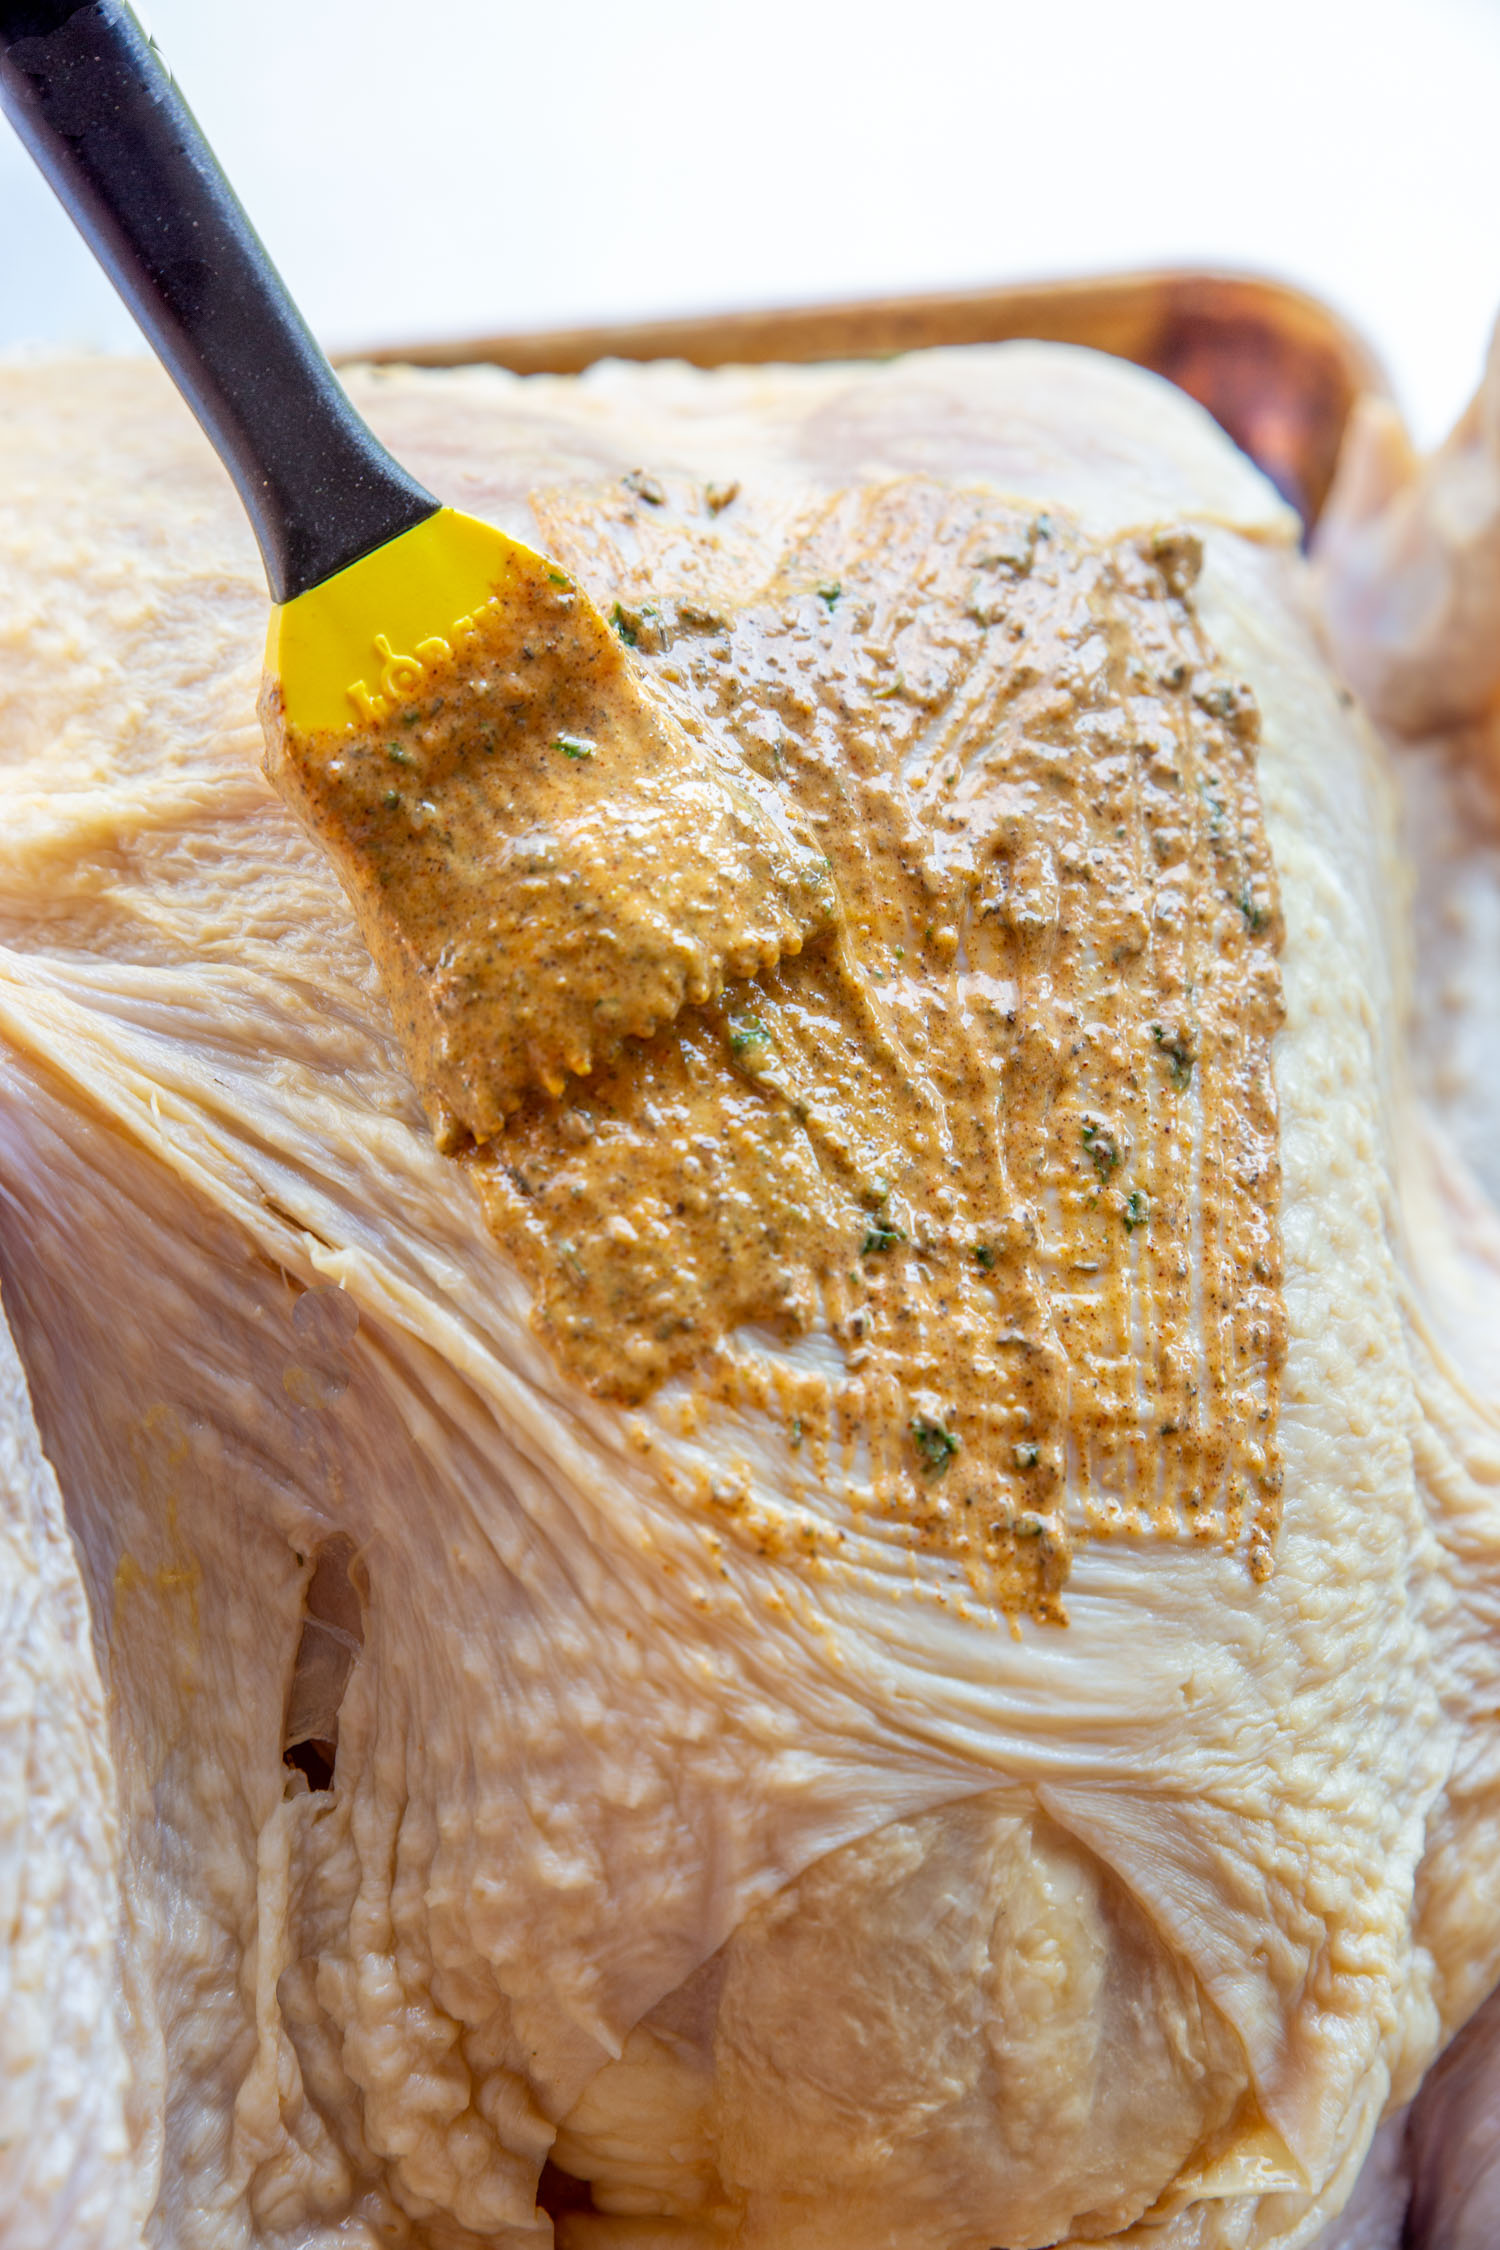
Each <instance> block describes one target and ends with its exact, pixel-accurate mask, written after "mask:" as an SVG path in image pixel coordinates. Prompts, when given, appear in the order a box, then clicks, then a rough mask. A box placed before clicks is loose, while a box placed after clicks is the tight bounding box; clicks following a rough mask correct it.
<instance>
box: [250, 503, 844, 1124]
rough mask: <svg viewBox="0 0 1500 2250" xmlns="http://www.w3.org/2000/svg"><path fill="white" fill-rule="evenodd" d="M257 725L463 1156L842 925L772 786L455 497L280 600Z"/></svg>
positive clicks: (272, 768)
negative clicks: (628, 1047)
mask: <svg viewBox="0 0 1500 2250" xmlns="http://www.w3.org/2000/svg"><path fill="white" fill-rule="evenodd" d="M261 710H262V718H263V721H264V723H265V729H266V739H267V753H268V754H267V771H268V773H269V775H270V777H271V780H272V781H273V783H274V784H275V786H276V788H277V789H278V790H279V791H280V793H281V794H282V796H283V797H284V798H285V799H286V801H287V802H288V804H290V805H291V806H292V807H293V809H294V810H295V811H296V812H297V813H298V815H299V816H300V817H301V819H302V820H303V821H304V822H305V823H306V825H307V826H308V827H309V828H310V829H311V831H312V833H313V834H314V835H315V836H316V838H317V840H318V842H319V843H320V844H321V845H322V847H323V849H324V850H325V851H326V852H327V854H328V855H329V857H330V859H331V861H332V863H333V865H334V867H335V869H336V871H337V873H338V876H339V879H340V881H341V882H342V884H343V886H344V889H345V890H346V891H347V893H348V895H349V897H350V899H351V901H352V903H353V905H354V908H355V911H356V913H357V915H358V917H359V921H360V926H361V928H362V930H363V932H364V935H365V939H366V942H367V944H368V945H369V947H370V951H371V953H372V954H373V956H374V959H375V962H376V966H377V967H378V969H379V970H380V973H381V976H382V979H383V981H384V984H385V987H386V991H387V994H388V996H389V998H390V1002H391V1007H392V1011H393V1015H394V1018H395V1023H396V1028H397V1031H398V1033H399V1035H400V1038H401V1041H402V1045H403V1047H404V1049H405V1052H406V1056H407V1060H408V1065H409V1067H410V1069H411V1071H412V1074H413V1077H414V1078H415V1080H416V1083H417V1086H418V1089H419V1091H420V1092H421V1094H422V1097H423V1100H424V1102H425V1103H426V1106H427V1109H428V1112H429V1115H430V1116H431V1117H432V1119H433V1123H434V1126H435V1129H436V1130H437V1132H438V1136H439V1139H440V1140H441V1141H442V1143H443V1144H444V1145H445V1146H447V1147H450V1148H452V1147H456V1146H459V1145H462V1143H463V1141H464V1139H465V1138H466V1137H467V1136H472V1137H473V1138H474V1139H475V1140H476V1141H484V1140H488V1139H490V1138H491V1137H492V1136H493V1135H494V1134H496V1133H497V1132H499V1131H500V1129H501V1127H502V1126H503V1124H504V1121H505V1118H506V1116H507V1115H508V1114H509V1113H510V1112H511V1111H513V1110H514V1109H516V1108H517V1107H518V1106H519V1105H520V1103H521V1102H522V1101H523V1100H524V1099H525V1098H526V1097H527V1096H528V1094H532V1093H535V1092H540V1093H544V1094H548V1095H556V1094H559V1093H561V1092H562V1090H563V1088H564V1086H565V1085H566V1083H567V1080H568V1078H569V1076H570V1075H580V1076H581V1075H586V1074H587V1073H588V1072H589V1071H590V1070H592V1069H593V1067H594V1066H595V1064H596V1063H597V1062H598V1061H600V1060H601V1059H602V1058H603V1057H604V1056H605V1055H607V1054H609V1053H612V1052H613V1051H614V1050H615V1049H616V1048H617V1046H618V1044H619V1042H620V1040H621V1039H622V1038H624V1037H627V1036H630V1037H637V1038H639V1037H645V1036H647V1035H649V1034H650V1033H652V1032H653V1031H656V1030H657V1029H659V1028H660V1027H661V1026H662V1025H664V1024H665V1023H667V1022H669V1021H670V1020H671V1018H672V1017H674V1016H675V1015H676V1014H677V1012H678V1011H679V1010H680V1009H681V1008H682V1007H683V1006H684V1005H686V1004H689V1003H702V1002H705V1001H708V1000H711V999H713V998H715V997H716V995H717V994H718V993H719V992H720V991H721V990H722V989H723V986H724V984H725V982H726V980H727V979H730V978H737V977H746V976H751V975H754V974H755V973H756V972H757V971H758V970H760V969H763V968H767V967H769V966H771V965H772V964H773V963H774V962H775V961H777V960H779V959H780V958H781V957H782V956H783V955H784V954H788V953H796V952H798V951H799V950H800V949H801V947H802V946H803V944H804V943H805V942H806V941H807V940H808V939H809V938H812V937H815V936H817V935H818V934H820V933H822V932H825V931H828V930H830V929H831V928H832V926H833V922H834V918H835V905H834V899H833V894H832V890H831V887H830V882H829V876H828V866H827V861H826V860H825V859H824V858H823V856H822V855H821V854H820V853H819V852H818V851H817V850H816V849H815V848H814V847H813V845H812V844H811V843H810V842H809V841H808V840H807V839H806V838H805V837H804V836H802V835H801V834H799V833H798V832H797V830H796V829H795V828H794V826H793V825H792V822H791V818H790V816H789V814H788V811H787V809H786V807H785V805H784V804H783V803H782V802H781V800H780V799H779V797H778V796H777V794H776V792H775V791H774V789H772V788H771V787H770V786H769V785H768V784H766V783H764V782H762V781H761V780H760V779H759V778H758V777H757V776H756V775H754V774H753V773H752V772H751V771H750V769H749V768H748V767H747V766H746V765H745V764H744V763H743V761H742V760H741V759H740V758H739V756H738V754H737V752H736V751H735V750H734V748H733V746H732V745H730V744H726V743H724V742H722V741H720V740H718V739H716V738H714V737H712V736H711V735H710V734H709V733H708V732H707V731H706V730H705V729H704V727H703V725H702V722H701V721H700V720H698V719H697V717H696V716H695V715H694V714H691V713H687V712H683V711H679V710H677V709H676V708H675V707H674V706H673V705H671V704H670V703H668V702H667V701H665V700H664V698H663V695H662V692H661V691H660V689H659V688H658V687H657V686H656V685H655V684H654V683H653V682H652V681H651V680H650V679H649V678H648V677H647V676H646V675H645V673H644V671H643V669H642V668H641V667H640V666H639V665H638V664H637V662H636V661H635V660H634V659H633V658H632V656H631V655H630V652H629V651H628V650H627V649H626V648H625V647H624V646H622V644H621V642H620V640H619V639H618V637H617V636H616V635H615V634H614V633H613V632H612V631H611V630H610V628H609V626H608V625H607V624H606V622H605V620H604V618H603V617H602V616H601V615H600V613H599V611H598V609H597V608H596V607H595V605H594V603H593V602H591V601H590V600H589V598H588V596H587V594H586V593H584V591H583V590H582V588H581V587H579V586H578V585H577V584H576V583H575V582H574V581H573V580H572V579H571V578H570V576H569V575H568V574H567V573H566V572H565V571H563V570H560V569H559V568H558V567H557V566H556V565H555V564H554V563H550V562H549V561H547V559H546V558H545V557H544V556H541V555H538V554H535V553H534V552H533V551H532V550H531V549H530V548H528V547H524V546H522V545H521V544H520V543H519V542H518V541H516V540H513V539H510V538H508V537H506V535H505V534H504V533H502V532H499V531H496V530H494V529H493V528H492V527H491V526H489V525H487V524H482V523H479V522H476V521H475V520H474V518H472V517H469V516H463V515H459V514H457V513H455V511H453V510H452V509H448V508H444V509H441V510H439V511H438V512H437V513H436V514H435V515H432V516H430V517H429V518H428V519H427V520H426V521H425V522H423V523H421V524H418V525H417V526H416V528H415V529H414V530H411V531H408V532H405V533H403V534H402V536H401V537H400V538H398V539H394V540H392V541H390V542H389V543H388V544H387V545H386V546H384V547H381V548H379V549H378V550H377V551H376V552H375V553H373V554H371V555H367V556H366V557H364V559H363V560H362V561H360V562H357V563H354V564H353V565H351V566H350V567H349V568H348V569H346V570H343V571H340V572H339V573H338V574H337V575H336V576H334V577H332V578H330V579H328V580H326V581H325V582H324V584H322V585H320V586H316V587H314V588H313V589H312V590H311V591H310V592H308V593H305V594H301V595H299V596H298V597H297V598H296V600H294V601H290V602H287V603H286V604H284V605H283V606H282V607H280V608H278V609H277V610H275V611H274V612H273V614H272V621H271V632H270V640H269V645H268V654H267V684H266V692H265V694H264V696H263V698H262V705H261Z"/></svg>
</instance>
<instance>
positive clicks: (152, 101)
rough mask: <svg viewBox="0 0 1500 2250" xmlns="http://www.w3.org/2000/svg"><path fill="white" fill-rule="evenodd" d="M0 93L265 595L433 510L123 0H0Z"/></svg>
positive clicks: (275, 595)
mask: <svg viewBox="0 0 1500 2250" xmlns="http://www.w3.org/2000/svg"><path fill="white" fill-rule="evenodd" d="M0 105H3V107H4V109H5V111H6V114H7V115H8V117H9V118H10V120H11V123H12V124H13V125H14V126H15V128H16V131H17V132H18V133H19V134H20V136H21V138H22V140H23V141H24V142H25V143H26V146H27V147H28V148H29V149H30V151H31V153H32V155H33V156H34V157H35V158H36V160H37V163H38V164H39V165H40V166H41V168H42V170H43V171H44V172H45V173H46V175H47V178H48V179H49V180H50V181H51V183H52V185H53V187H54V188H55V189H56V191H57V193H58V195H59V196H60V197H61V198H62V201H63V204H64V205H65V207H66V208H67V210H68V211H69V213H70V214H71V216H72V217H73V219H74V220H75V221H76V223H77V225H78V227H79V229H80V231H81V232H82V234H83V235H84V237H85V239H86V240H87V242H88V243H89V246H90V248H91V249H92V250H93V252H94V254H95V256H96V257H97V258H98V260H99V263H100V264H101V265H102V266H103V267H104V270H105V272H106V273H107V274H108V275H109V277H110V279H111V281H113V283H114V285H115V287H116V288H117V289H118V290H119V292H120V295H121V296H122V297H123V298H124V300H125V302H126V304H127V305H128V306H129V307H130V310H131V311H132V312H133V313H134V315H135V317H136V319H137V320H138V321H139V322H140V325H141V327H142V328H143V329H144V330H145V332H146V335H147V337H148V339H149V340H150V342H151V344H152V345H153V346H154V348H155V350H156V352H157V353H158V355H159V357H160V358H161V359H162V361H163V362H164V364H165V365H166V367H167V369H168V371H169V372H170V374H171V375H172V378H173V380H174V381H175V382H176V384H177V387H178V389H179V390H180V391H181V392H182V395H183V397H184V398H185V399H186V400H187V402H188V404H189V406H190V407H191V408H192V410H193V412H194V413H195V414H196V415H197V417H198V420H199V421H200V422H201V423H202V425H203V427H204V429H205V430H206V432H207V433H208V436H209V438H210V439H211V440H212V442H213V445H214V447H215V449H216V451H217V452H218V455H219V458H220V459H221V460H222V462H223V463H224V466H225V467H226V468H227V469H228V471H229V473H230V475H231V476H232V477H233V479H234V481H235V483H236V485H238V487H239V492H240V498H241V499H242V500H243V501H244V503H245V507H246V509H247V511H248V512H249V516H250V521H251V523H252V524H253V525H254V527H255V536H256V538H257V539H258V540H259V541H260V551H261V554H262V556H263V557H264V559H265V565H266V577H267V579H268V580H269V581H270V587H271V595H272V599H273V600H275V601H278V602H281V601H290V600H291V599H292V597H293V595H295V594H300V593H304V592H305V591H306V590H307V588H308V587H309V586H317V585H321V583H322V581H323V580H324V579H325V578H331V577H332V575H333V573H334V572H335V571H336V570H342V569H344V568H345V567H346V565H347V564H349V563H352V562H357V561H358V560H359V558H360V556H361V555H367V554H369V553H370V552H371V551H372V550H373V549H374V548H376V547H382V546H384V545H385V543H386V541H387V540H389V539H395V538H396V537H398V536H399V534H400V533H401V532H403V531H409V530H411V528H412V526H413V525H414V524H419V523H422V522H424V521H425V519H426V518H427V517H428V516H430V515H432V514H433V513H434V511H435V510H436V508H437V506H438V502H437V501H436V500H435V499H434V498H433V496H432V494H431V493H430V492H426V491H424V490H423V488H422V486H421V485H419V484H418V483H417V482H416V480H415V478H413V477H409V476H408V475H407V473H406V471H405V470H404V469H403V468H401V467H400V465H399V463H397V462H395V461H393V460H392V459H391V456H390V455H389V454H388V453H387V452H386V450H385V448H384V446H383V445H381V444H380V443H379V441H378V440H377V439H376V438H375V436H374V435H373V434H372V432H371V431H370V430H369V429H368V428H367V427H366V425H365V423H364V422H363V421H362V420H361V418H360V416H359V415H358V414H356V412H355V411H354V408H353V407H352V406H351V405H350V404H349V401H348V399H347V398H346V397H345V395H344V393H343V391H342V390H341V389H340V387H339V384H338V381H337V378H336V377H335V375H334V372H333V369H332V368H331V367H330V366H329V364H328V361H327V360H326V359H325V358H324V356H323V354H322V352H321V351H320V350H319V349H318V346H317V344H316V343H315V342H314V341H313V337H312V333H311V331H310V330H309V328H308V326H307V323H306V322H305V321H304V320H303V318H302V316H301V314H300V313H299V312H298V311H297V308H296V306H295V305H294V304H293V303H292V300H291V298H290V297H289V296H288V294H287V291H286V286H285V284H284V283H283V281H282V279H281V277H280V275H279V274H278V273H277V271H276V269H275V267H274V266H273V265H272V263H271V261H270V259H269V258H268V257H267V256H266V253H265V249H264V247H263V246H262V244H261V241H260V239H259V237H258V236H257V234H256V232H255V230H254V228H253V227H252V226H251V224H250V222H249V220H248V219H247V218H246V216H245V214H244V211H243V210H242V209H241V207H240V204H239V202H238V200H237V199H236V197H235V194H234V190H233V189H232V188H231V187H230V185H229V182H228V181H227V180H226V179H225V177H224V174H223V173H222V172H221V171H220V169H219V166H218V163H217V161H216V160H215V158H214V155H213V152H212V150H211V149H210V148H209V146H208V143H207V142H206V141H205V139H204V138H203V135H202V133H201V132H200V131H199V130H198V126H197V124H196V122H195V120H194V118H193V114H192V112H191V110H189V108H188V106H187V104H186V102H184V100H183V99H182V96H181V95H180V94H179V93H178V91H177V88H176V87H175V86H174V85H173V83H172V80H171V78H170V77H169V76H168V74H167V72H166V70H165V69H164V68H163V66H162V63H161V61H160V58H159V57H158V55H157V53H156V50H155V49H154V48H153V47H152V45H151V43H150V41H149V40H148V39H147V38H146V36H145V34H144V32H143V31H142V30H141V27H140V25H139V24H138V23H137V22H136V19H135V17H134V16H133V15H132V14H131V12H130V10H129V8H128V7H126V6H125V5H124V4H123V0H0Z"/></svg>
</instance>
